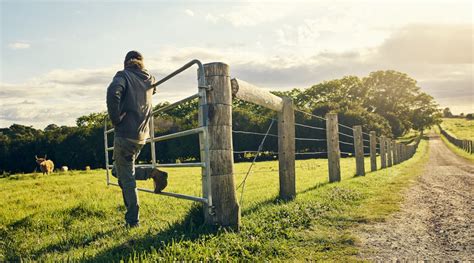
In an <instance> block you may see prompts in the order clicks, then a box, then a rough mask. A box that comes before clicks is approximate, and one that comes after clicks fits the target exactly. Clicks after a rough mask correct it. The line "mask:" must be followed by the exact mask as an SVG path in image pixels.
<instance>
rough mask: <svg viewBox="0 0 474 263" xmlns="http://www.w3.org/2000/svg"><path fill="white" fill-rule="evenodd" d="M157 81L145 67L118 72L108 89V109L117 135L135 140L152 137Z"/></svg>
mask: <svg viewBox="0 0 474 263" xmlns="http://www.w3.org/2000/svg"><path fill="white" fill-rule="evenodd" d="M154 83H155V78H154V77H153V76H151V75H150V74H149V73H148V71H146V70H140V69H137V68H126V69H124V70H122V71H119V72H117V74H116V75H115V77H114V79H113V80H112V83H110V85H109V87H108V88H107V111H108V113H109V118H110V120H111V121H112V123H113V125H114V126H115V136H117V137H123V138H129V139H134V140H145V139H147V138H148V137H149V132H150V130H149V124H150V118H151V117H152V104H151V102H152V100H151V98H152V95H153V93H154V89H153V87H152V84H154Z"/></svg>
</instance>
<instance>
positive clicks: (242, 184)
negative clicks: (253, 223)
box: [236, 120, 278, 206]
mask: <svg viewBox="0 0 474 263" xmlns="http://www.w3.org/2000/svg"><path fill="white" fill-rule="evenodd" d="M274 122H275V120H272V122H271V123H270V125H268V129H267V133H266V134H265V136H264V137H263V139H262V141H261V142H260V145H259V146H258V152H257V154H255V156H254V157H253V160H252V163H251V164H250V166H249V169H248V170H247V174H246V175H245V177H244V179H243V180H242V182H241V183H240V184H239V186H237V188H236V190H238V189H239V188H240V187H241V186H242V191H241V193H240V205H241V206H243V202H244V189H245V182H246V181H247V178H248V176H249V174H250V172H251V171H252V167H253V166H254V165H255V162H256V161H257V157H258V155H259V154H260V152H261V151H262V149H263V144H264V143H265V140H266V139H267V136H268V135H269V133H270V130H271V128H272V126H273V123H274ZM277 137H278V136H277Z"/></svg>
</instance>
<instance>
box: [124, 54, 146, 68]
mask: <svg viewBox="0 0 474 263" xmlns="http://www.w3.org/2000/svg"><path fill="white" fill-rule="evenodd" d="M123 66H124V68H138V69H144V68H145V65H144V64H143V56H142V54H141V53H140V52H138V51H135V50H132V51H129V52H128V53H127V55H126V56H125V60H124V62H123Z"/></svg>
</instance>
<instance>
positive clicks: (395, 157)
mask: <svg viewBox="0 0 474 263" xmlns="http://www.w3.org/2000/svg"><path fill="white" fill-rule="evenodd" d="M392 143H393V164H394V165H395V164H399V163H400V160H399V156H398V155H399V154H398V142H396V141H393V142H392Z"/></svg>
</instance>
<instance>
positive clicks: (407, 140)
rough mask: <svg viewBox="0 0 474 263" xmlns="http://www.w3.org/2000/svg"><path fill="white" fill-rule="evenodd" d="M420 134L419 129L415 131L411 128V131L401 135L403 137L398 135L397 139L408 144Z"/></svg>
mask: <svg viewBox="0 0 474 263" xmlns="http://www.w3.org/2000/svg"><path fill="white" fill-rule="evenodd" d="M419 135H420V132H419V131H415V130H410V131H409V132H407V133H406V134H405V135H403V136H401V137H398V138H397V141H398V142H402V143H406V144H409V143H411V142H412V141H414V140H415V139H416V137H418V136H419Z"/></svg>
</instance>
